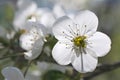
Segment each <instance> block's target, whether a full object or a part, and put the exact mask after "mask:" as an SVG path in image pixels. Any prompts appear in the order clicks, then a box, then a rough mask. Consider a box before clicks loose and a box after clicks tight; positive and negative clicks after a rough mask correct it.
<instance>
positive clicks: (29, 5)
mask: <svg viewBox="0 0 120 80" xmlns="http://www.w3.org/2000/svg"><path fill="white" fill-rule="evenodd" d="M18 8H19V9H18V11H17V12H16V15H15V18H14V21H13V25H14V26H15V29H16V30H17V29H24V24H25V23H26V21H33V22H35V21H37V22H40V23H41V24H43V25H45V27H46V29H47V32H48V33H51V32H52V29H51V27H52V25H53V23H54V22H55V17H54V15H53V12H52V11H51V10H50V9H49V8H47V7H44V8H38V7H37V3H35V2H34V1H31V0H19V1H18Z"/></svg>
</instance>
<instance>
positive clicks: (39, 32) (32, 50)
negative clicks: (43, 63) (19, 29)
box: [20, 22, 45, 60]
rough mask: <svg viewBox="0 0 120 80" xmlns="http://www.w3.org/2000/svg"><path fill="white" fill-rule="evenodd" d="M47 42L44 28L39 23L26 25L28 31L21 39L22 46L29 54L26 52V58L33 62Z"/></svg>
mask: <svg viewBox="0 0 120 80" xmlns="http://www.w3.org/2000/svg"><path fill="white" fill-rule="evenodd" d="M44 41H45V29H44V26H43V25H41V24H39V23H37V22H28V23H26V31H25V32H24V33H23V34H22V35H21V37H20V45H21V47H22V48H23V49H25V50H26V51H27V52H24V54H25V58H26V59H28V60H32V59H35V58H37V57H38V56H39V55H40V53H41V51H42V47H43V44H44Z"/></svg>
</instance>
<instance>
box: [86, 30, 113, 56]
mask: <svg viewBox="0 0 120 80" xmlns="http://www.w3.org/2000/svg"><path fill="white" fill-rule="evenodd" d="M88 42H90V43H91V44H89V45H88V46H87V47H88V48H89V49H90V50H92V51H94V52H95V53H96V55H97V56H98V57H102V56H105V55H106V54H107V53H108V52H109V51H110V49H111V40H110V38H109V37H108V36H107V35H106V34H104V33H101V32H96V33H95V34H93V36H91V37H90V38H88Z"/></svg>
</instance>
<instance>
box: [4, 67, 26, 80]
mask: <svg viewBox="0 0 120 80" xmlns="http://www.w3.org/2000/svg"><path fill="white" fill-rule="evenodd" d="M2 75H3V76H4V77H5V80H25V78H24V76H23V74H22V72H21V71H20V70H19V69H18V68H16V67H6V68H4V69H3V70H2Z"/></svg>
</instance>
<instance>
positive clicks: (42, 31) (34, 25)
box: [24, 22, 46, 36]
mask: <svg viewBox="0 0 120 80" xmlns="http://www.w3.org/2000/svg"><path fill="white" fill-rule="evenodd" d="M24 28H25V30H26V31H32V30H31V29H36V31H37V32H38V33H39V35H40V36H44V35H45V34H46V28H45V26H43V25H42V24H40V23H39V22H26V24H25V26H24ZM32 34H33V33H32Z"/></svg>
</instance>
